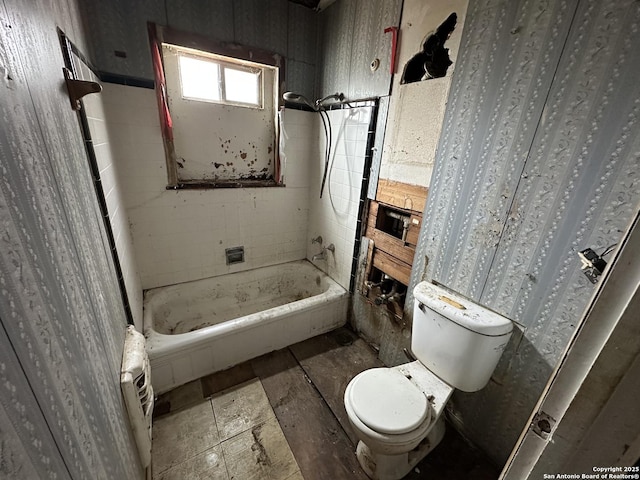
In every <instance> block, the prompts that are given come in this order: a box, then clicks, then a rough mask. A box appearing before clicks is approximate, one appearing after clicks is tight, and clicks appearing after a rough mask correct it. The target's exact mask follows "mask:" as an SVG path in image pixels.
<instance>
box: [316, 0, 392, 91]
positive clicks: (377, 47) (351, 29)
mask: <svg viewBox="0 0 640 480" xmlns="http://www.w3.org/2000/svg"><path fill="white" fill-rule="evenodd" d="M401 8H402V2H401V1H400V0H338V1H337V2H335V3H334V4H332V5H331V6H329V7H328V8H327V9H326V10H324V11H323V12H322V13H321V14H320V16H321V18H322V21H321V33H320V35H321V50H320V60H319V62H318V65H319V70H318V97H324V96H326V95H330V94H333V93H336V92H343V93H344V94H345V96H346V97H347V98H348V99H360V98H367V97H371V96H384V95H389V89H390V87H391V74H390V73H389V70H390V64H391V34H390V33H386V34H385V33H384V29H385V28H387V27H392V26H399V24H400V12H401ZM375 59H378V60H379V61H380V66H379V67H378V69H377V70H375V71H374V72H372V71H371V69H370V65H371V62H372V61H373V60H375ZM398 68H400V67H398Z"/></svg>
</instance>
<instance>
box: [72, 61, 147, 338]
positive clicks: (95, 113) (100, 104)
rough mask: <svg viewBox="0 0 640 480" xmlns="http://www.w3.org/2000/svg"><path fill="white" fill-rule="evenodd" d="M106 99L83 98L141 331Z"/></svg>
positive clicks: (132, 257) (139, 303)
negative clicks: (107, 119)
mask: <svg viewBox="0 0 640 480" xmlns="http://www.w3.org/2000/svg"><path fill="white" fill-rule="evenodd" d="M80 71H81V72H82V77H83V78H84V79H86V80H92V81H97V78H96V77H95V75H93V73H91V71H90V70H89V69H88V68H86V67H85V66H82V67H81V69H80ZM105 100H106V98H105V96H103V95H87V96H86V97H84V98H83V103H84V108H85V112H86V115H87V120H88V123H89V130H90V132H91V139H92V141H93V147H94V151H95V154H96V159H97V163H98V168H99V170H100V179H101V182H102V188H103V191H104V194H105V197H106V202H107V210H108V212H109V219H110V222H111V228H112V230H113V235H114V238H115V242H116V249H117V251H118V257H119V259H120V267H121V268H122V275H123V278H124V283H125V287H126V289H127V296H128V297H129V304H130V306H131V313H132V316H133V321H134V323H135V326H136V328H137V329H138V330H139V331H142V286H141V283H140V276H139V274H138V267H137V265H136V259H135V255H134V248H133V242H132V238H131V231H130V229H129V219H128V218H127V214H126V211H125V200H124V198H125V197H124V194H123V177H122V175H121V172H119V171H118V168H117V166H116V163H115V153H114V151H116V149H115V148H114V143H113V142H114V138H113V137H112V136H111V135H110V131H109V130H108V128H107V122H106V121H105V112H106V110H107V108H106V107H105Z"/></svg>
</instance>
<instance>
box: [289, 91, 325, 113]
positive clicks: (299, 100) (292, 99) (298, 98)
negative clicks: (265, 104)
mask: <svg viewBox="0 0 640 480" xmlns="http://www.w3.org/2000/svg"><path fill="white" fill-rule="evenodd" d="M282 98H283V99H284V101H285V102H289V103H295V104H296V105H306V106H307V107H310V108H312V109H313V110H317V108H316V107H315V106H314V105H313V104H312V103H311V102H310V101H309V100H307V97H305V96H304V95H300V94H299V93H293V92H284V93H283V94H282Z"/></svg>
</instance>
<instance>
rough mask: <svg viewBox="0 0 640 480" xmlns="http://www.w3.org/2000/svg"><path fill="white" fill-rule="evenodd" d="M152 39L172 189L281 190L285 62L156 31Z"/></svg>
mask: <svg viewBox="0 0 640 480" xmlns="http://www.w3.org/2000/svg"><path fill="white" fill-rule="evenodd" d="M150 39H151V46H152V55H153V61H154V71H155V78H156V95H157V97H158V106H159V110H160V117H161V128H162V132H163V138H164V147H165V153H166V163H167V176H168V188H219V187H265V186H282V185H283V183H282V171H281V167H280V159H279V156H278V148H277V147H278V140H277V139H278V123H277V121H276V117H277V114H278V106H279V97H280V95H279V93H278V92H279V89H280V84H281V82H282V78H284V64H283V59H282V57H281V56H280V55H278V54H276V53H273V52H266V51H263V50H260V49H255V48H250V47H244V46H242V45H238V44H229V43H222V42H216V41H214V40H212V39H210V38H206V37H202V36H200V35H195V34H191V33H187V32H181V31H178V30H174V29H172V28H170V27H160V26H157V25H151V27H150ZM187 45H188V47H187Z"/></svg>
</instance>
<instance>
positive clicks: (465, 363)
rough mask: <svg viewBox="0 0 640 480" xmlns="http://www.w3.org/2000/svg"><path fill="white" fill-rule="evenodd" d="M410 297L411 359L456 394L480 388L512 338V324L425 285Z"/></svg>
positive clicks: (447, 292)
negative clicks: (417, 361) (416, 360)
mask: <svg viewBox="0 0 640 480" xmlns="http://www.w3.org/2000/svg"><path fill="white" fill-rule="evenodd" d="M413 294H414V298H415V302H414V308H413V331H412V334H411V349H412V350H413V354H414V355H415V356H416V358H417V359H418V360H420V362H422V363H423V364H424V365H425V366H426V367H427V368H428V369H429V370H431V372H433V373H434V374H436V375H437V376H438V377H439V378H440V379H441V380H444V381H445V382H447V383H448V384H449V385H451V386H453V387H456V388H457V389H459V390H462V391H464V392H475V391H477V390H480V389H481V388H483V387H484V386H485V385H486V384H487V382H488V381H489V378H491V374H492V373H493V371H494V370H495V368H496V365H497V364H498V360H500V356H501V355H502V352H503V351H504V349H505V347H506V346H507V343H508V342H509V338H511V332H512V330H513V322H511V320H509V319H508V318H505V317H503V316H502V315H499V314H497V313H495V312H492V311H491V310H488V309H486V308H485V307H482V306H480V305H478V304H476V303H473V302H472V301H470V300H468V299H466V298H464V297H462V296H460V295H456V294H455V293H453V292H451V291H450V290H446V289H444V288H442V287H439V286H437V285H433V284H431V283H428V282H421V283H419V284H418V285H416V287H415V288H414V290H413Z"/></svg>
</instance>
